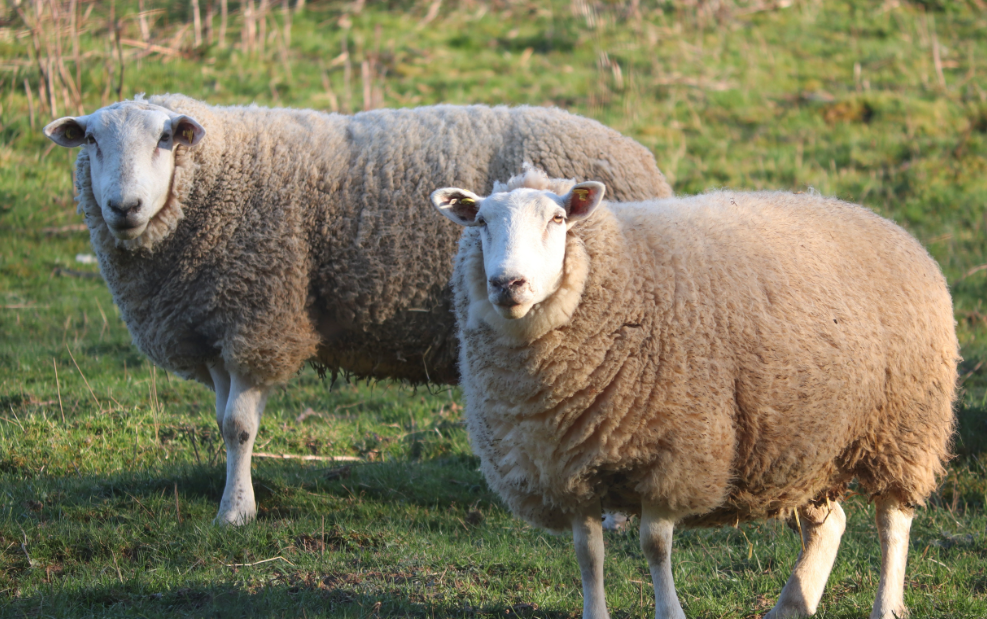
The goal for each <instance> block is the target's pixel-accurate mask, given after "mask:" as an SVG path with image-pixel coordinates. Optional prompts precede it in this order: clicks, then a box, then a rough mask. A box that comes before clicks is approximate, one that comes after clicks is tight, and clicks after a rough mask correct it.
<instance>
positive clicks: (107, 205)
mask: <svg viewBox="0 0 987 619" xmlns="http://www.w3.org/2000/svg"><path fill="white" fill-rule="evenodd" d="M45 134H46V135H47V136H48V137H49V138H50V139H52V140H53V141H54V142H55V143H56V144H60V145H62V146H65V147H75V146H82V149H81V151H80V153H79V156H78V160H77V163H76V191H77V194H78V196H77V200H78V203H79V209H80V211H81V212H83V213H84V214H85V218H86V223H87V225H88V227H89V230H90V238H91V242H92V246H93V248H94V250H95V253H96V255H97V257H98V259H99V264H100V269H101V271H102V274H103V277H104V279H105V280H106V282H107V284H108V285H109V288H110V291H111V292H112V293H113V297H114V300H115V302H116V304H117V305H118V306H119V307H120V311H121V314H122V316H123V319H124V321H125V322H126V324H127V327H128V328H129V330H130V333H131V334H132V336H133V340H134V343H135V344H136V345H137V347H138V348H139V349H140V350H141V351H142V352H143V353H144V354H146V355H147V356H148V357H149V358H150V359H151V360H152V361H153V362H154V363H156V364H157V365H159V366H161V367H163V368H165V369H167V370H171V371H173V372H175V373H177V374H179V375H181V376H184V377H186V378H191V379H195V380H199V381H201V382H202V383H204V384H206V385H207V386H209V387H210V388H212V389H214V390H215V392H216V421H217V423H218V425H219V427H220V430H221V432H222V434H223V437H224V440H225V443H226V446H227V480H226V487H225V490H224V492H223V498H222V501H221V503H220V508H219V513H218V515H217V518H216V521H217V522H218V523H221V524H223V523H243V522H246V521H249V520H251V519H253V518H254V516H255V514H256V504H255V501H254V493H253V487H252V485H251V480H250V459H251V453H252V449H253V444H254V441H255V439H256V436H257V430H258V426H259V420H260V415H261V413H262V412H263V409H264V404H265V402H266V398H267V394H268V393H269V392H270V390H271V388H272V387H273V386H275V385H279V384H282V383H284V382H286V381H287V380H288V379H289V378H290V377H291V376H293V375H294V374H295V373H297V372H298V371H299V370H300V369H301V368H302V366H303V364H304V363H305V362H306V361H307V360H309V361H313V362H315V363H318V364H322V366H323V367H322V368H320V369H328V370H330V371H332V372H333V373H334V374H335V372H336V371H344V372H349V373H351V374H354V375H356V376H359V377H376V378H384V377H391V378H397V379H406V380H409V381H413V382H424V381H429V380H430V381H432V382H435V383H454V382H455V381H456V380H457V371H456V362H455V360H456V356H457V353H456V338H455V323H454V318H453V316H452V314H451V310H450V306H451V292H450V288H449V285H448V282H449V277H450V275H451V272H452V266H451V264H450V258H451V256H452V255H454V254H455V244H456V241H457V239H458V234H459V230H458V228H457V227H456V226H453V225H451V224H450V225H449V226H447V227H446V228H442V229H439V230H436V229H435V226H434V225H432V224H431V222H430V221H429V220H430V218H431V214H430V212H431V209H430V208H429V206H428V202H427V198H428V192H429V189H430V188H431V186H432V183H433V182H436V181H438V182H445V183H453V182H455V183H470V184H473V185H475V186H489V185H490V184H491V183H492V179H493V178H496V177H498V176H502V175H504V174H506V173H507V172H508V171H509V170H514V169H517V167H518V166H520V165H521V164H522V162H524V161H531V162H532V163H535V164H537V165H540V166H544V167H547V168H548V169H549V170H551V172H552V173H558V174H596V175H600V176H602V177H605V178H607V179H609V180H610V181H611V182H613V183H615V186H616V187H617V191H618V193H619V194H620V195H622V196H624V197H627V198H628V199H634V198H637V199H641V198H644V197H647V196H648V195H651V194H660V195H670V194H671V189H670V188H669V186H668V183H667V182H666V181H665V178H664V177H663V176H662V174H661V172H660V171H659V170H658V168H657V167H656V165H655V162H654V157H653V156H652V155H651V153H650V152H649V151H648V150H647V149H645V148H644V147H642V146H641V145H639V144H637V143H636V142H634V141H633V140H631V139H629V138H626V137H623V136H621V135H620V134H619V133H617V132H616V131H613V130H611V129H608V128H606V127H604V126H603V125H601V124H599V123H597V122H596V121H592V120H589V119H585V118H581V117H578V116H575V115H572V114H568V113H566V112H564V111H561V110H558V109H548V108H536V107H518V108H508V107H494V108H489V107H484V106H469V107H462V106H450V105H440V106H435V107H426V108H419V109H408V110H376V111H372V112H366V113H362V114H357V115H355V116H343V115H339V114H324V113H320V112H316V111H312V110H290V109H266V108H262V107H256V106H250V107H213V106H210V105H207V104H205V103H202V102H200V101H196V100H194V99H190V98H188V97H184V96H182V95H164V96H157V97H152V98H150V99H149V100H144V99H143V98H142V97H137V98H135V99H134V100H133V101H124V102H120V103H116V104H113V105H110V106H108V107H105V108H102V109H100V110H97V111H96V112H94V113H92V114H90V115H88V116H82V117H78V118H71V117H70V118H62V119H59V120H56V121H54V122H52V123H51V124H49V125H48V126H47V127H45ZM570 136H571V137H570ZM622 178H628V179H632V180H630V181H627V182H625V181H622V180H620V179H622Z"/></svg>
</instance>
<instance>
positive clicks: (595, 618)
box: [572, 502, 610, 619]
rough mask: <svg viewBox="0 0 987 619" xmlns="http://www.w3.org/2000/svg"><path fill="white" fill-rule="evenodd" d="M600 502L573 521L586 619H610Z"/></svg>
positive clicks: (583, 511)
mask: <svg viewBox="0 0 987 619" xmlns="http://www.w3.org/2000/svg"><path fill="white" fill-rule="evenodd" d="M600 514H601V510H600V504H599V502H597V503H595V504H593V505H589V506H587V507H586V508H585V509H584V510H582V511H581V512H580V513H579V514H577V515H576V516H575V517H574V518H573V519H572V541H573V542H574V543H575V545H576V559H578V560H579V572H580V574H581V575H582V578H583V619H610V615H609V613H607V599H606V593H605V592H604V590H603V523H602V521H601V520H600Z"/></svg>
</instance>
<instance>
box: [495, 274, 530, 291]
mask: <svg viewBox="0 0 987 619" xmlns="http://www.w3.org/2000/svg"><path fill="white" fill-rule="evenodd" d="M526 283H528V282H527V280H525V279H524V278H523V277H491V278H490V285H491V286H493V287H494V288H499V289H501V290H504V291H507V292H514V291H515V290H518V289H519V288H521V287H523V286H524V285H525V284H526Z"/></svg>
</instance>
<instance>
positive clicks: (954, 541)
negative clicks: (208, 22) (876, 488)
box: [0, 0, 987, 618]
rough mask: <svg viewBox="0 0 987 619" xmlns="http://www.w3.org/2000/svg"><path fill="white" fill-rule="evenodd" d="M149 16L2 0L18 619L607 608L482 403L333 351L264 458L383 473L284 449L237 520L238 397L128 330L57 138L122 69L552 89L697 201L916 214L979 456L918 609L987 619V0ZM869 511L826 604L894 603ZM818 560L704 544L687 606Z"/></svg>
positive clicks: (789, 536)
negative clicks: (484, 449) (942, 294)
mask: <svg viewBox="0 0 987 619" xmlns="http://www.w3.org/2000/svg"><path fill="white" fill-rule="evenodd" d="M147 4H148V8H149V9H150V12H149V13H148V14H147V15H146V18H147V19H148V20H149V33H150V38H151V42H152V43H153V44H154V45H156V46H157V47H156V48H152V52H151V53H148V52H145V50H144V49H143V48H142V46H141V45H135V44H133V43H132V42H133V41H135V40H136V41H140V40H141V39H142V34H141V24H140V19H139V17H138V16H137V14H138V7H137V3H136V2H131V1H129V0H128V1H123V0H121V1H119V2H117V3H116V4H115V5H107V4H106V3H97V4H90V3H88V2H80V3H78V4H75V3H72V4H71V5H70V4H68V3H66V4H64V5H61V4H56V3H52V4H44V3H37V4H31V3H26V2H25V3H23V4H22V5H21V7H20V9H21V10H22V11H23V12H24V15H23V17H24V18H26V19H27V20H28V23H27V24H26V23H25V21H24V20H23V19H22V17H21V16H18V15H17V14H16V13H15V12H14V10H13V9H12V8H9V7H11V6H12V3H7V4H5V5H4V7H6V8H3V9H0V58H2V64H0V106H2V107H0V616H2V617H92V616H96V617H166V616H167V617H173V616H188V617H399V616H402V617H403V616H412V617H475V616H481V617H483V616H513V615H515V614H516V615H519V616H522V617H552V618H560V617H575V616H578V614H579V610H580V608H581V592H580V586H579V576H578V570H577V567H576V562H575V557H574V553H573V552H572V549H571V540H570V539H569V538H567V537H565V536H560V537H554V536H551V535H548V534H545V533H543V532H541V531H538V530H534V529H532V528H530V527H528V526H525V525H523V524H521V523H519V522H518V521H516V520H514V519H512V518H511V516H510V515H509V514H508V513H506V512H505V510H504V509H503V507H502V506H501V504H500V503H499V502H498V500H497V498H496V497H495V496H494V495H492V494H491V492H490V491H489V490H488V489H487V488H486V486H485V485H484V482H483V480H482V478H481V476H480V474H479V473H478V472H477V466H478V462H477V459H476V458H475V457H474V456H472V455H471V453H470V450H469V446H468V442H467V439H466V434H465V429H464V427H463V422H462V408H461V406H460V404H461V400H460V396H459V393H458V392H457V391H456V390H448V389H437V390H434V391H435V392H434V393H430V392H429V391H428V390H426V389H421V388H420V389H418V390H417V391H416V390H413V389H412V388H410V387H407V386H404V385H399V384H390V383H380V384H371V385H368V384H358V385H351V384H337V385H336V386H335V387H333V388H330V386H329V385H328V384H326V383H325V382H323V381H321V380H320V379H319V378H318V377H317V375H316V374H315V373H314V372H313V371H312V370H310V369H306V370H305V371H304V372H302V373H301V374H300V375H299V376H298V377H297V378H295V379H294V380H293V381H291V383H290V384H288V385H287V386H286V387H285V388H283V389H280V390H278V391H277V393H276V394H275V395H274V397H273V398H272V399H271V401H270V403H269V404H268V407H267V413H266V415H265V417H264V420H263V422H262V430H261V434H260V437H259V440H258V447H257V450H258V451H262V452H266V453H271V454H294V455H314V456H322V457H328V456H351V457H357V458H359V461H357V462H332V461H328V460H326V461H303V460H279V459H270V458H259V459H257V460H255V467H254V475H255V477H254V479H255V486H256V490H257V495H258V499H259V503H260V517H259V519H258V521H257V522H256V523H255V524H252V525H250V526H246V527H243V528H238V529H218V528H216V527H214V526H212V524H211V519H212V517H213V515H214V513H215V509H216V506H217V501H218V499H219V497H220V495H221V492H222V487H223V480H224V474H225V467H224V454H223V451H222V444H221V439H220V437H219V436H218V432H217V430H216V427H215V422H214V420H213V419H214V418H213V403H212V396H211V393H210V392H209V391H208V390H206V389H205V388H203V387H202V386H200V385H197V384H192V383H188V382H185V381H182V380H180V379H178V378H176V377H174V376H169V375H167V374H166V373H164V372H162V371H155V370H154V369H153V368H151V367H150V365H149V364H148V362H147V361H146V360H145V359H144V358H143V357H142V356H141V355H140V353H139V352H138V351H137V350H136V349H135V348H134V347H133V346H132V345H131V344H130V338H129V335H128V333H127V331H126V328H125V327H124V325H123V324H122V322H121V321H120V319H119V315H118V312H117V310H116V308H115V307H114V306H113V303H112V300H111V298H110V295H109V293H108V291H107V289H106V287H105V285H104V284H103V282H102V281H101V279H100V278H99V275H98V272H97V270H96V268H95V266H93V265H90V264H85V263H81V262H78V261H77V259H76V256H77V254H82V255H85V254H89V253H90V251H91V250H90V248H89V243H88V237H87V235H86V233H85V232H84V231H80V230H79V228H78V224H79V223H80V222H81V217H80V216H78V215H76V214H75V210H74V205H73V203H72V195H71V186H70V174H71V172H70V170H71V162H72V161H73V158H74V153H68V152H66V151H64V150H61V149H57V148H52V147H51V145H50V144H49V143H48V142H47V141H46V140H45V139H44V138H43V137H42V136H41V133H40V128H41V126H43V125H44V124H45V123H46V122H47V121H48V120H50V118H51V116H52V112H51V109H50V108H51V105H52V103H51V100H52V99H54V104H55V107H56V110H57V112H58V113H59V114H60V115H61V114H65V113H66V108H68V110H69V112H68V113H72V111H73V110H75V109H76V106H77V105H81V106H82V107H83V108H84V109H85V110H87V111H91V110H93V109H95V108H96V107H98V106H99V105H100V104H101V103H103V102H106V101H109V100H113V99H115V98H116V93H117V90H118V89H119V91H120V92H121V93H122V94H123V95H124V96H131V95H133V94H134V93H136V92H148V93H155V92H164V91H181V92H185V93H186V94H189V95H192V96H196V97H200V98H206V99H208V100H209V101H211V102H214V103H247V102H250V101H257V102H258V103H260V104H272V105H291V106H309V107H316V108H320V109H337V110H340V111H342V112H348V111H356V110H358V109H362V108H364V107H372V106H380V105H386V106H412V105H423V104H429V103H434V102H439V101H446V102H453V103H466V102H483V103H491V104H496V103H515V104H517V103H530V104H536V105H541V104H554V105H559V106H563V107H565V108H567V109H570V110H572V111H575V112H578V113H582V114H585V115H588V116H592V117H594V118H598V119H599V120H601V121H603V122H605V123H607V124H610V125H612V126H613V127H615V128H616V129H618V130H620V131H622V132H624V133H626V134H628V135H630V136H632V137H634V138H636V139H638V140H640V141H641V142H642V143H644V144H646V145H647V146H648V147H650V148H651V149H653V151H654V152H655V155H656V157H657V160H658V163H659V165H660V166H661V168H662V169H663V170H664V171H665V172H666V173H667V174H668V176H669V178H670V180H671V181H673V183H674V187H675V189H676V191H677V192H679V193H683V194H688V193H696V192H701V191H703V190H705V189H707V188H715V187H731V188H778V189H791V190H807V189H808V188H809V187H814V188H815V189H817V190H819V191H820V192H822V193H824V194H833V195H837V196H839V197H842V198H845V199H848V200H852V201H856V202H860V203H863V204H866V205H867V206H869V207H871V208H873V209H874V210H875V211H877V212H879V213H881V214H882V215H885V216H888V217H891V218H893V219H894V220H895V221H897V222H899V223H900V224H902V225H903V226H905V227H906V228H907V229H908V230H910V231H911V232H912V233H913V234H914V235H915V236H917V237H918V238H919V239H920V240H922V242H923V243H924V244H925V245H926V246H927V247H928V248H929V251H930V252H931V253H932V254H933V255H934V256H935V258H936V259H937V260H939V262H940V264H941V265H942V268H943V270H944V272H945V274H946V276H947V278H948V279H949V281H950V284H951V286H952V290H953V292H954V295H955V307H956V318H957V321H958V322H957V325H958V331H959V335H960V339H961V342H962V346H963V356H964V361H963V363H962V365H961V374H962V377H963V378H962V380H963V385H962V387H963V388H962V394H961V398H960V401H959V403H958V415H959V419H960V426H959V433H958V435H957V438H956V454H957V457H956V458H955V459H954V460H953V461H952V463H951V464H950V468H949V474H948V476H947V477H946V479H945V480H944V481H943V484H942V486H941V488H940V490H939V491H938V492H937V493H936V494H935V495H934V496H933V497H932V499H931V502H930V505H929V507H928V508H927V509H924V510H921V511H920V512H919V513H918V515H917V517H916V520H915V525H914V527H913V529H912V543H911V552H910V556H909V570H908V579H907V591H906V599H907V602H908V604H909V605H910V606H911V607H912V609H913V617H957V618H960V617H969V618H974V617H984V616H987V535H985V533H987V511H985V509H987V507H985V506H987V414H985V413H987V410H985V409H987V367H984V362H985V361H987V309H985V308H983V307H982V305H983V304H982V301H983V299H984V298H985V296H987V269H985V268H984V267H983V265H985V263H987V243H985V235H987V92H985V91H987V78H985V76H987V35H985V33H987V11H985V7H984V3H983V2H982V1H981V0H967V1H959V0H958V1H956V2H939V1H938V0H925V1H922V2H914V3H909V2H906V1H904V0H884V1H863V0H861V1H859V2H850V1H833V2H826V3H822V2H818V1H814V0H795V1H794V2H793V1H791V0H785V1H783V2H771V1H767V0H752V1H750V2H743V1H739V0H738V1H736V2H734V1H731V0H723V1H722V2H699V3H697V2H682V3H678V2H675V3H673V2H660V3H658V4H657V5H655V3H654V2H650V1H648V0H645V1H644V2H641V3H640V4H638V3H637V2H627V3H620V2H607V1H604V2H600V3H593V2H592V1H584V0H572V1H571V2H561V1H552V2H548V1H546V2H537V3H536V2H527V1H524V0H496V1H493V0H491V1H490V2H486V1H481V0H460V1H459V2H456V0H449V1H447V2H445V3H440V2H439V1H435V2H433V3H429V2H424V3H423V2H411V1H402V0H390V1H389V2H386V3H379V4H378V3H366V5H364V3H363V2H362V0H358V1H357V2H349V3H344V2H336V1H326V2H323V1H314V2H309V3H308V4H307V5H306V6H305V8H304V10H302V11H298V12H292V13H289V15H291V19H292V23H291V29H290V43H288V39H287V37H286V36H285V28H284V26H285V22H284V19H285V15H286V14H285V13H284V12H282V10H281V5H280V3H276V5H275V6H273V7H272V8H271V9H270V12H269V13H268V14H267V15H266V17H265V19H266V21H264V35H265V38H264V41H263V42H264V45H261V43H260V42H259V39H255V40H254V41H253V43H252V44H251V41H250V39H249V37H248V35H247V34H242V32H241V31H242V30H244V25H245V10H244V9H245V8H246V7H247V6H248V5H247V4H246V3H242V4H241V3H236V2H231V3H230V7H229V8H230V20H229V28H228V31H227V33H226V41H227V45H226V46H225V47H220V46H219V44H218V43H217V42H216V35H217V32H216V31H217V30H218V28H219V22H220V18H219V16H218V12H219V11H218V10H217V11H216V13H217V16H216V17H215V18H214V21H213V23H214V25H215V26H214V29H213V42H212V44H211V45H209V44H206V43H204V44H203V46H202V47H200V48H198V49H193V43H192V41H193V29H191V28H188V27H186V22H189V17H188V16H189V5H188V4H187V3H185V2H153V3H152V2H148V3H147ZM208 4H209V0H201V1H200V2H199V5H200V6H201V10H202V11H203V14H204V13H205V11H206V9H207V7H208ZM29 5H30V6H29ZM151 5H154V6H151ZM37 6H40V7H41V10H42V19H41V20H38V21H37V28H36V30H34V32H35V33H36V34H37V35H38V39H37V41H38V43H39V45H38V47H37V49H38V50H40V57H41V62H40V63H39V62H38V53H39V52H38V51H36V48H35V47H34V38H33V37H32V30H31V29H29V28H28V25H31V24H34V23H35V22H34V21H33V20H34V18H35V16H36V15H35V13H33V12H32V11H34V10H36V9H35V7H37ZM52 6H55V7H56V8H57V9H58V10H60V11H61V17H60V19H61V20H62V21H61V22H59V24H55V25H53V23H54V22H53V18H52V17H51V10H52V8H51V7H52ZM111 6H112V9H111V8H110V7H111ZM216 6H218V3H217V5H216ZM252 6H254V9H255V10H259V9H258V7H257V5H252ZM291 6H292V7H293V6H294V3H292V5H291ZM70 8H75V9H76V10H77V13H76V15H77V18H76V20H75V22H74V23H75V24H76V27H75V30H74V31H75V32H76V33H78V42H79V50H80V51H79V52H78V54H76V53H75V52H74V51H72V49H73V46H72V42H73V41H72V39H73V36H72V35H71V32H72V30H71V28H70V26H69V25H68V24H69V23H70V22H69V18H68V17H66V15H67V14H66V11H68V10H69V9H70ZM111 10H112V11H113V19H112V20H111V17H110V12H111ZM114 22H116V23H117V24H118V29H119V32H120V35H119V37H115V36H110V35H111V33H112V32H113V30H112V29H111V28H110V24H112V23H114ZM183 28H184V31H183V30H182V29H183ZM256 30H257V32H260V28H259V26H258V27H257V28H256ZM203 36H204V37H206V35H203ZM258 36H259V35H258ZM118 39H119V41H120V42H119V43H118ZM206 40H208V39H206ZM127 41H130V43H128V42H127ZM344 41H345V43H344ZM56 42H61V52H58V51H57V50H58V47H57V46H56ZM344 46H345V51H346V52H347V55H345V56H344V55H342V52H343V51H344ZM51 50H55V51H51ZM153 50H157V51H153ZM59 53H60V54H61V57H62V62H63V63H64V66H65V68H66V71H65V74H67V75H65V74H62V73H61V72H56V73H55V74H54V75H53V79H52V80H51V81H50V82H49V83H48V85H47V88H48V89H50V87H51V85H52V84H54V85H55V89H54V90H55V96H54V97H52V96H51V94H50V92H49V90H47V89H46V90H44V92H41V93H39V86H40V83H39V68H38V67H39V66H41V67H45V66H55V67H57V66H58V62H57V56H58V54H59ZM49 58H55V59H56V61H55V62H54V64H51V65H48V64H46V63H47V59H49ZM76 59H78V67H77V65H76ZM121 59H122V61H123V69H122V70H121V64H120V63H121ZM121 74H122V83H121ZM25 80H26V82H27V86H26V88H27V90H26V89H25ZM69 82H71V83H72V84H73V85H74V87H75V89H77V90H78V91H79V93H80V95H79V97H76V96H75V95H74V94H73V88H72V87H70V84H69ZM63 86H64V88H63ZM27 92H30V93H31V99H30V100H29V99H28V97H27V96H26V93H27ZM45 93H47V101H44V99H45V96H43V95H45ZM56 368H57V376H56ZM306 411H309V412H306ZM846 511H847V514H848V517H849V526H848V530H847V533H846V536H845V537H844V540H843V545H842V548H841V551H840V555H839V558H838V559H837V563H836V567H835V570H834V572H833V575H832V577H831V578H830V582H829V586H828V588H827V590H826V593H825V596H824V598H823V602H822V608H821V611H820V614H819V616H821V617H826V618H831V617H863V616H866V615H867V614H868V613H869V609H870V605H871V603H872V601H873V596H874V592H875V589H876V585H877V567H878V563H879V553H878V547H877V542H876V539H875V527H874V523H873V507H872V506H871V505H870V504H869V503H868V501H867V500H866V498H865V497H859V496H858V497H854V498H851V499H850V500H849V501H848V503H847V505H846ZM606 543H607V563H606V573H607V592H608V598H609V604H610V608H611V610H612V614H613V616H614V617H618V618H629V617H635V618H636V617H648V616H653V602H652V600H651V594H650V592H649V588H650V578H649V575H648V571H647V567H646V564H645V561H644V559H643V557H642V555H641V552H640V550H639V548H638V543H637V534H636V533H635V532H634V530H633V527H632V528H631V529H630V530H629V531H627V532H625V533H614V534H609V535H608V536H607V542H606ZM798 550H799V543H798V539H797V537H796V536H795V534H793V533H792V532H791V531H789V530H788V529H787V528H786V527H785V526H784V525H783V524H781V523H778V522H767V523H755V524H744V525H741V526H739V527H738V528H723V529H716V530H693V531H680V532H678V533H677V535H676V541H675V551H674V554H673V558H674V574H675V578H676V583H677V586H678V593H679V596H680V599H681V600H682V603H683V606H684V608H685V610H686V613H687V614H688V616H689V617H693V618H713V617H745V618H746V617H758V616H760V615H761V614H762V613H764V612H765V611H766V610H767V609H768V608H770V606H771V605H772V604H773V602H774V600H775V599H776V597H777V595H778V593H779V592H780V590H781V587H782V585H783V584H784V582H785V580H786V579H787V577H788V575H789V572H790V569H791V566H792V564H793V561H794V559H795V556H796V554H797V552H798Z"/></svg>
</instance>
